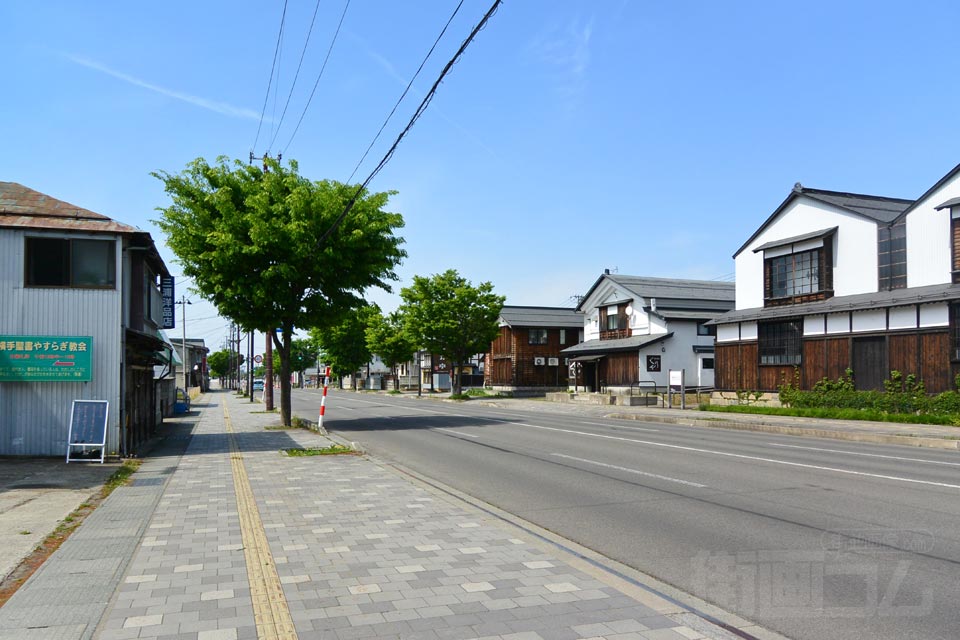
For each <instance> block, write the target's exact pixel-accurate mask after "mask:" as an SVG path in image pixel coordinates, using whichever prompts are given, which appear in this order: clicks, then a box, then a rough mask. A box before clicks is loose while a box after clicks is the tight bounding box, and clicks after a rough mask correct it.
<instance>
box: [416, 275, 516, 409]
mask: <svg viewBox="0 0 960 640" xmlns="http://www.w3.org/2000/svg"><path fill="white" fill-rule="evenodd" d="M400 296H401V297H402V298H403V302H404V304H403V305H402V307H401V312H402V314H403V317H404V322H405V324H406V326H407V330H408V332H409V334H410V336H411V337H412V338H413V340H414V342H415V343H416V344H418V345H420V347H422V348H424V349H426V350H427V351H429V352H431V353H433V354H436V355H440V356H443V358H444V359H445V360H446V361H447V362H448V363H450V364H451V365H452V366H453V370H452V371H451V373H452V374H453V373H455V374H456V375H453V392H454V393H456V394H459V393H460V390H461V388H460V375H459V371H460V370H461V368H462V366H463V364H464V363H465V362H466V361H467V360H468V359H469V357H470V356H472V355H474V354H476V353H483V352H486V351H487V350H489V348H490V342H491V341H493V339H494V338H495V337H496V335H497V332H498V331H499V326H498V318H499V316H500V310H501V309H502V308H503V301H504V297H503V296H498V295H496V294H495V293H493V285H492V284H490V283H489V282H482V283H480V284H479V285H477V286H476V287H474V286H473V285H472V284H471V283H470V282H469V281H468V280H466V279H464V278H463V277H461V276H460V274H458V273H457V272H456V271H455V270H453V269H449V270H447V271H445V272H444V273H439V274H436V275H434V276H431V277H430V278H424V277H422V276H415V277H414V279H413V285H412V286H410V287H406V288H404V289H402V290H401V291H400Z"/></svg>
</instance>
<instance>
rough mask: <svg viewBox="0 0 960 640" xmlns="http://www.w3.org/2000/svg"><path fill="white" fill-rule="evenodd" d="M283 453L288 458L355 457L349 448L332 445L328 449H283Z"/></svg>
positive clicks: (354, 452)
mask: <svg viewBox="0 0 960 640" xmlns="http://www.w3.org/2000/svg"><path fill="white" fill-rule="evenodd" d="M283 451H284V452H285V453H286V454H287V455H288V456H293V457H304V456H342V455H355V454H356V453H357V452H356V451H354V450H353V449H351V448H350V447H345V446H343V445H340V444H334V445H331V446H329V447H311V448H309V449H283Z"/></svg>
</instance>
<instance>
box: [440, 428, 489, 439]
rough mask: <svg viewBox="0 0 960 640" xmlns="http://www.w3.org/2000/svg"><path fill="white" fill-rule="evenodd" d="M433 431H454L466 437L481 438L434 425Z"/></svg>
mask: <svg viewBox="0 0 960 640" xmlns="http://www.w3.org/2000/svg"><path fill="white" fill-rule="evenodd" d="M431 431H446V432H447V433H452V434H455V435H458V436H463V437H464V438H479V437H480V436H472V435H470V434H469V433H461V432H459V431H454V430H453V429H444V428H443V427H434V428H433V429H431Z"/></svg>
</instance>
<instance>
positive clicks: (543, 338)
mask: <svg viewBox="0 0 960 640" xmlns="http://www.w3.org/2000/svg"><path fill="white" fill-rule="evenodd" d="M527 335H528V338H529V339H528V343H529V344H547V330H546V329H530V330H529V331H528V334H527Z"/></svg>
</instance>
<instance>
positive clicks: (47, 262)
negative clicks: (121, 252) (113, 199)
mask: <svg viewBox="0 0 960 640" xmlns="http://www.w3.org/2000/svg"><path fill="white" fill-rule="evenodd" d="M26 249H27V251H26V254H27V255H26V270H25V280H26V282H25V285H26V286H28V287H70V288H79V289H113V288H115V287H116V281H117V275H116V273H117V269H116V242H115V241H113V240H80V239H67V238H27V239H26Z"/></svg>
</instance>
